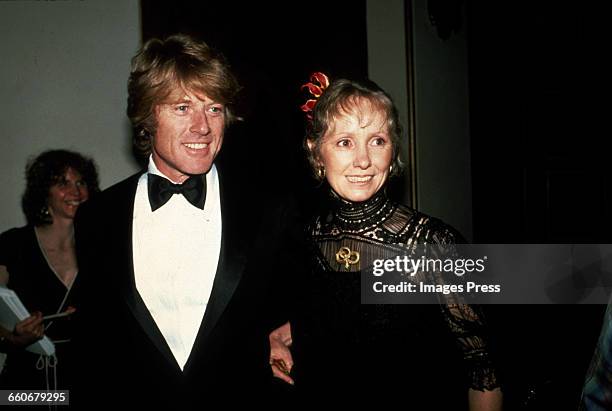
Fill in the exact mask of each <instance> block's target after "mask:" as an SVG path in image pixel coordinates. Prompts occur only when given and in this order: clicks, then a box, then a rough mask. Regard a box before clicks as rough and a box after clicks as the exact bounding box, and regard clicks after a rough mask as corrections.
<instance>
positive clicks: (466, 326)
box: [292, 189, 498, 410]
mask: <svg viewBox="0 0 612 411" xmlns="http://www.w3.org/2000/svg"><path fill="white" fill-rule="evenodd" d="M330 197H331V198H330V204H329V206H328V207H327V212H326V213H324V214H322V215H320V216H318V217H316V218H315V219H314V221H313V222H312V224H311V225H310V227H309V229H308V234H309V240H310V241H309V242H310V247H311V256H312V258H311V261H310V266H311V269H310V274H309V276H308V277H307V278H304V279H303V280H302V281H300V289H301V290H302V292H301V293H300V295H301V298H300V300H299V303H298V304H297V310H296V314H295V316H294V317H295V318H294V319H293V320H292V334H293V348H292V352H293V355H294V364H295V365H294V369H293V372H292V375H294V379H295V387H296V392H298V393H301V394H302V399H303V400H304V401H307V402H310V403H313V404H314V405H316V404H317V403H319V404H321V405H323V404H326V403H329V402H330V401H331V402H333V403H337V404H345V405H347V404H360V403H363V402H364V401H367V402H369V401H375V402H376V404H378V405H385V404H397V405H402V406H403V407H404V409H414V410H420V409H427V410H437V409H445V410H461V409H465V408H466V407H467V391H468V388H474V389H476V390H484V389H487V390H490V389H494V388H496V387H498V382H497V377H496V374H495V370H494V368H493V366H492V361H491V359H490V355H489V351H488V348H487V344H486V335H485V324H484V319H483V317H482V314H481V313H480V311H479V309H478V307H476V306H469V305H467V304H460V305H457V304H455V305H447V304H429V305H427V304H421V305H391V304H385V305H366V304H361V301H360V297H361V287H360V284H361V283H360V282H361V271H360V267H359V264H353V265H350V266H349V268H348V269H347V268H346V266H345V264H344V263H339V262H338V261H337V260H336V253H337V252H338V250H339V249H340V247H343V246H345V247H348V248H349V249H350V250H356V251H358V252H359V253H360V254H361V256H362V257H363V259H364V260H365V259H366V258H369V259H373V258H383V259H385V258H391V257H392V256H393V255H397V247H398V246H399V247H401V248H407V247H409V246H411V245H413V244H417V243H418V244H452V243H456V242H461V238H460V236H459V234H457V233H456V232H455V231H454V230H453V229H452V228H450V227H449V226H447V225H445V224H444V223H442V222H441V221H439V220H437V219H434V218H431V217H428V216H426V215H424V214H421V213H418V212H416V211H414V210H412V209H409V208H407V207H404V206H401V205H398V204H396V203H394V202H392V201H391V200H390V199H389V198H388V197H387V196H386V194H385V190H384V189H383V190H380V191H379V192H378V193H377V194H376V195H375V196H374V197H372V198H371V199H369V200H367V201H365V202H362V203H351V202H348V201H345V200H342V199H340V198H339V197H337V196H336V195H335V194H333V193H332V194H331V196H330Z"/></svg>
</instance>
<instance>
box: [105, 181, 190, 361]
mask: <svg viewBox="0 0 612 411" xmlns="http://www.w3.org/2000/svg"><path fill="white" fill-rule="evenodd" d="M140 175H141V174H139V175H137V176H134V177H132V178H130V179H129V180H128V181H126V182H125V184H124V186H123V187H122V190H121V191H120V192H118V193H116V194H117V198H118V201H114V202H113V206H114V210H113V211H114V216H117V217H116V218H117V220H116V224H113V227H115V230H116V232H115V233H113V236H112V237H111V239H115V241H116V245H117V252H118V255H117V259H116V260H115V261H119V262H121V264H122V265H123V267H125V270H124V275H122V276H121V284H120V290H121V293H122V295H123V299H124V300H125V302H126V303H127V305H128V307H129V308H130V311H131V312H132V315H133V316H134V318H135V319H136V321H137V322H138V323H139V324H140V326H141V327H142V329H143V330H144V332H145V333H146V334H147V336H148V337H149V339H150V340H151V341H152V342H153V344H154V345H155V347H157V349H158V350H159V352H160V353H161V355H162V356H163V357H164V358H165V359H166V360H167V361H169V362H170V363H172V364H173V365H174V366H176V369H177V371H178V372H181V370H180V367H179V365H178V363H177V362H176V359H175V358H174V355H173V354H172V351H171V350H170V347H169V346H168V344H167V343H166V339H165V338H164V336H163V335H162V333H161V331H160V330H159V328H158V327H157V324H156V323H155V320H154V319H153V317H152V316H151V314H150V312H149V310H148V309H147V307H146V305H145V303H144V301H143V300H142V297H141V296H140V293H138V289H137V288H136V280H135V278H134V260H133V252H132V225H133V217H134V198H135V196H136V188H137V185H138V179H139V178H140ZM111 215H113V214H111Z"/></svg>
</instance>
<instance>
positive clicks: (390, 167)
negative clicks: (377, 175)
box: [389, 164, 393, 174]
mask: <svg viewBox="0 0 612 411" xmlns="http://www.w3.org/2000/svg"><path fill="white" fill-rule="evenodd" d="M389 174H393V164H391V165H390V166H389Z"/></svg>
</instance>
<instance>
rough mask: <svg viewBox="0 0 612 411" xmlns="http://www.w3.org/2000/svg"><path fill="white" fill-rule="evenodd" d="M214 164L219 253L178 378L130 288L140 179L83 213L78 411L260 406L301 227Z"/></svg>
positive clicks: (287, 205)
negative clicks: (101, 406)
mask: <svg viewBox="0 0 612 411" xmlns="http://www.w3.org/2000/svg"><path fill="white" fill-rule="evenodd" d="M216 164H217V169H218V172H219V183H220V202H221V217H222V235H221V252H220V256H219V264H218V268H217V272H216V275H215V279H214V284H213V289H212V293H211V296H210V299H209V302H208V305H207V308H206V312H205V314H204V317H203V320H202V323H201V325H200V329H199V331H198V334H197V338H196V340H195V343H194V346H193V349H192V352H191V355H190V357H189V359H188V361H187V363H186V364H185V367H184V370H181V369H180V367H179V366H178V364H177V363H176V361H175V359H174V356H173V354H172V352H171V350H170V348H169V347H168V345H167V344H166V341H165V339H164V337H163V336H162V334H161V332H160V330H159V329H158V327H157V326H156V324H155V321H154V320H153V318H152V316H151V315H150V313H149V311H148V309H147V307H146V305H145V304H144V302H143V300H142V298H141V296H140V295H139V293H138V290H137V289H136V286H135V280H134V267H133V261H132V220H133V210H134V198H135V193H136V187H137V183H138V179H139V177H140V176H141V175H142V173H138V174H136V175H134V176H132V177H129V178H128V179H126V180H124V181H122V182H120V183H118V184H116V185H115V186H113V187H111V188H109V189H107V190H105V191H104V192H102V193H101V194H99V195H98V196H97V197H96V198H95V199H92V200H91V201H89V202H87V203H85V204H84V205H83V206H82V207H81V208H80V210H79V212H78V215H77V218H76V221H75V234H76V248H77V258H78V264H79V274H78V277H77V280H76V283H75V294H76V301H77V303H76V304H77V307H76V308H77V313H78V314H77V315H76V318H75V320H76V321H77V328H78V329H77V332H76V335H75V336H74V341H73V342H74V344H73V345H74V347H75V351H76V353H77V355H76V356H75V357H76V358H77V364H76V365H75V369H76V370H77V376H76V379H77V380H78V381H79V383H78V384H77V385H76V386H75V387H74V389H73V392H72V393H71V398H72V400H71V401H72V403H73V404H75V405H76V408H79V409H85V408H91V404H92V403H93V402H96V403H99V402H103V403H104V402H105V401H108V402H109V404H110V403H111V401H113V402H114V401H120V402H121V403H122V404H126V405H134V406H138V407H139V408H140V407H143V406H144V407H146V406H155V407H156V408H157V407H160V406H161V407H162V409H164V408H165V407H169V408H168V409H193V408H196V407H198V408H202V405H203V404H207V403H214V402H217V401H223V402H224V403H225V404H231V403H253V402H254V401H258V400H259V399H263V398H265V396H266V389H267V388H268V384H269V382H270V380H271V373H270V370H269V365H268V352H269V347H268V338H267V336H268V333H269V332H270V330H271V329H273V327H276V326H278V325H280V323H281V322H282V321H284V320H285V318H286V316H285V315H284V313H283V311H282V307H283V304H284V300H283V298H284V297H285V296H288V295H289V294H290V293H288V291H287V288H286V286H285V283H284V281H285V279H287V278H288V276H293V275H298V274H297V273H298V272H299V270H300V267H301V265H300V264H301V262H302V261H303V259H302V258H303V257H302V256H301V255H300V252H301V250H302V249H303V248H302V246H301V245H300V242H301V241H302V239H301V231H302V230H301V229H300V226H301V223H300V221H299V220H298V214H297V211H296V207H295V206H294V203H293V202H292V201H291V200H290V198H291V197H288V196H284V195H279V194H276V193H271V192H270V191H273V190H265V189H264V187H262V185H263V184H265V182H264V181H265V180H263V179H257V178H255V176H254V175H252V174H249V175H247V174H244V173H242V174H234V175H232V173H231V169H230V168H228V167H224V166H223V164H222V163H221V164H220V163H219V162H216ZM267 183H268V184H269V183H270V181H269V180H267ZM184 241H185V242H187V241H189V238H185V239H184ZM203 275H205V273H203ZM177 321H180V318H177ZM103 392H104V394H102V393H103ZM113 398H114V399H115V400H113ZM119 398H120V400H119ZM266 400H267V401H269V398H268V399H266Z"/></svg>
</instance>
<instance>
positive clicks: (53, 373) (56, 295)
mask: <svg viewBox="0 0 612 411" xmlns="http://www.w3.org/2000/svg"><path fill="white" fill-rule="evenodd" d="M0 265H4V266H6V267H7V270H8V272H9V283H8V288H10V289H12V290H14V291H15V293H16V294H17V296H18V297H19V298H20V300H21V302H22V303H23V305H24V306H25V307H26V309H27V310H28V311H29V312H35V311H40V312H42V313H43V315H49V314H54V313H58V312H61V311H63V310H65V309H66V307H68V306H69V305H71V301H72V294H71V292H70V289H69V288H67V287H66V286H65V285H64V283H63V282H62V281H61V280H60V278H59V277H58V276H57V274H56V273H55V272H54V271H53V270H52V269H51V267H50V266H49V263H48V262H47V259H46V258H45V255H44V254H43V251H42V249H41V246H40V245H39V242H38V239H37V236H36V233H35V231H34V227H32V226H25V227H21V228H13V229H11V230H8V231H6V232H4V233H2V234H0ZM46 324H47V325H46V329H45V335H46V336H47V337H49V338H50V339H51V341H53V342H54V343H55V350H56V353H55V356H56V358H55V359H53V358H51V359H49V367H47V368H46V369H45V367H44V358H40V355H39V354H34V353H31V352H28V351H25V350H19V351H11V352H9V353H7V359H6V362H5V365H4V370H3V372H2V374H1V376H0V387H1V388H2V389H7V388H12V389H38V390H44V389H47V384H49V385H48V386H49V387H50V388H53V387H54V384H56V383H57V389H69V387H70V386H71V381H70V372H69V370H70V368H71V364H70V361H71V358H70V347H69V346H70V342H69V340H70V336H71V335H72V332H71V320H70V317H65V318H62V319H57V320H53V321H50V322H48V323H46ZM53 365H55V366H53Z"/></svg>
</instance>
